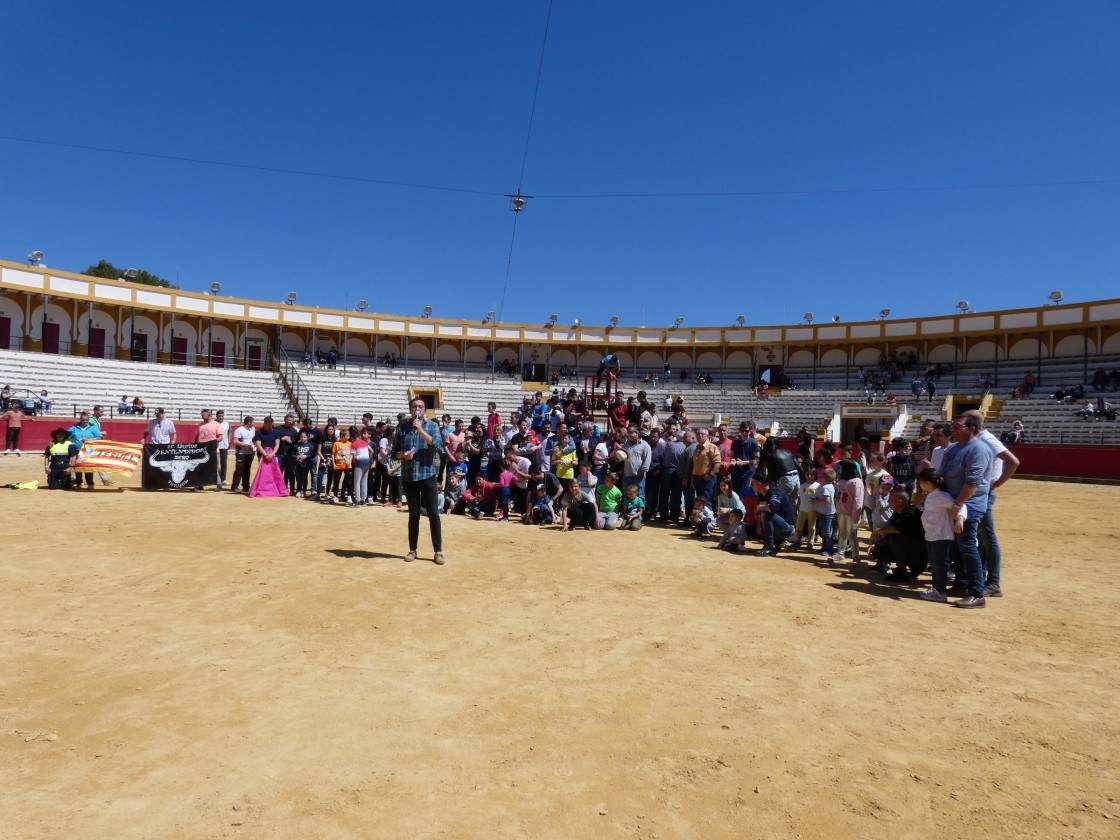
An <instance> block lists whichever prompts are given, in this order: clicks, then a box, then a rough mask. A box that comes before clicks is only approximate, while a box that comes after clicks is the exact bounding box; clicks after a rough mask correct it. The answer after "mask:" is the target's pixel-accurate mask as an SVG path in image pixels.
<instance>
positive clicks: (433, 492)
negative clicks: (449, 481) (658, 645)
mask: <svg viewBox="0 0 1120 840" xmlns="http://www.w3.org/2000/svg"><path fill="white" fill-rule="evenodd" d="M437 482H438V479H437V478H436V477H435V476H434V475H433V476H432V477H431V478H425V479H424V480H423V481H405V482H403V483H404V497H405V500H406V501H407V502H408V550H409V551H415V550H416V543H417V541H418V540H419V539H420V506H421V505H423V506H424V510H425V511H427V513H428V528H429V529H430V530H431V532H432V550H433V551H443V528H442V527H441V526H440V521H439V486H438V483H437Z"/></svg>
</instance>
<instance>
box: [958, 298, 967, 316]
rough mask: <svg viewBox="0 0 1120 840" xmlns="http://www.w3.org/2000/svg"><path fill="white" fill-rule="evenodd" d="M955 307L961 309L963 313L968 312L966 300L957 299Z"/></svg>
mask: <svg viewBox="0 0 1120 840" xmlns="http://www.w3.org/2000/svg"><path fill="white" fill-rule="evenodd" d="M957 309H959V310H960V311H961V314H962V315H964V314H965V313H966V312H968V301H967V300H958V301H957Z"/></svg>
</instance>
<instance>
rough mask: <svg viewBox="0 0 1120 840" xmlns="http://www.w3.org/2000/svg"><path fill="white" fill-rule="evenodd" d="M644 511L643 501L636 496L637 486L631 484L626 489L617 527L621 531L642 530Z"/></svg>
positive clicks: (644, 504)
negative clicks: (620, 518)
mask: <svg viewBox="0 0 1120 840" xmlns="http://www.w3.org/2000/svg"><path fill="white" fill-rule="evenodd" d="M645 509H646V503H645V500H644V499H643V498H642V497H641V496H640V495H638V485H637V484H631V485H630V486H629V487H627V488H626V502H625V503H624V505H623V510H622V520H621V522H620V523H619V527H620V528H622V530H623V531H640V530H642V514H643V513H645Z"/></svg>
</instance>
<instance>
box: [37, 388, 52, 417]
mask: <svg viewBox="0 0 1120 840" xmlns="http://www.w3.org/2000/svg"><path fill="white" fill-rule="evenodd" d="M36 399H37V400H38V401H39V413H40V414H50V413H51V406H52V405H54V403H53V401H52V400H51V395H50V394H48V393H47V389H46V388H44V389H43V390H42V391H40V392H39V396H38V397H36Z"/></svg>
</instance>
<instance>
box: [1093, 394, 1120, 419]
mask: <svg viewBox="0 0 1120 840" xmlns="http://www.w3.org/2000/svg"><path fill="white" fill-rule="evenodd" d="M1097 419H1098V420H1115V419H1116V409H1114V408H1113V407H1112V403H1110V402H1106V401H1105V398H1104V397H1097Z"/></svg>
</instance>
